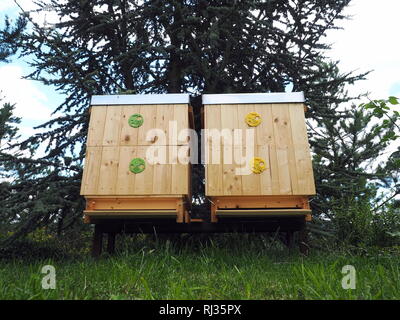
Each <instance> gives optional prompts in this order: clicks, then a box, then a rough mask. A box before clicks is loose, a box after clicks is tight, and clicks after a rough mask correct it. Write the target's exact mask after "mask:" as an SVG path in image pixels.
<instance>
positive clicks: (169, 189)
mask: <svg viewBox="0 0 400 320" xmlns="http://www.w3.org/2000/svg"><path fill="white" fill-rule="evenodd" d="M188 108H189V95H187V94H160V95H109V96H93V98H92V102H91V114H90V122H89V130H88V137H87V150H86V158H85V164H84V171H83V178H82V185H81V195H84V196H85V197H87V198H92V197H98V196H101V197H107V196H112V197H120V196H124V197H127V196H142V195H147V196H149V195H153V196H185V195H188V194H189V164H182V163H180V162H179V161H175V160H176V159H171V158H170V153H172V151H174V150H176V149H177V147H181V146H183V145H186V144H188V139H186V137H185V139H182V140H178V139H175V140H174V139H170V136H171V134H172V132H169V130H170V126H169V122H170V121H176V124H177V127H176V128H175V129H176V131H177V132H178V133H179V132H180V131H181V130H182V129H187V128H189V117H188V114H189V112H188ZM134 114H140V115H141V116H142V117H143V120H144V121H143V124H142V125H141V126H140V127H138V128H134V127H132V126H130V125H129V123H128V120H129V118H130V116H131V115H134ZM151 129H159V130H162V131H163V132H164V133H165V136H166V137H167V139H166V140H163V139H159V138H160V137H159V136H157V134H156V135H154V136H152V138H150V139H149V138H148V137H147V139H146V136H147V134H148V132H149V130H151ZM175 129H174V130H175ZM154 146H157V147H158V146H159V147H160V148H162V147H163V146H166V148H165V149H164V150H166V159H167V160H168V161H167V163H152V164H149V163H148V162H147V161H145V162H146V167H145V170H144V171H143V172H141V173H137V174H136V173H133V172H131V171H130V170H129V164H130V161H131V160H132V159H134V158H142V159H145V160H146V152H147V150H148V148H149V147H154ZM160 150H161V149H160ZM170 160H173V161H170Z"/></svg>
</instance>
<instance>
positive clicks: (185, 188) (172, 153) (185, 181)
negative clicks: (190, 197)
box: [168, 145, 189, 194]
mask: <svg viewBox="0 0 400 320" xmlns="http://www.w3.org/2000/svg"><path fill="white" fill-rule="evenodd" d="M168 153H169V159H170V161H171V165H170V166H171V192H170V193H171V194H188V193H189V177H188V176H189V164H186V163H185V162H184V161H185V160H186V161H189V146H188V145H185V146H169V147H168ZM182 161H183V163H182Z"/></svg>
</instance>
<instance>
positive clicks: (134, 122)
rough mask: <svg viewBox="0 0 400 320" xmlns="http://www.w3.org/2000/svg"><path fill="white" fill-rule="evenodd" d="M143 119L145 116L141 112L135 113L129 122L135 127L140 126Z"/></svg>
mask: <svg viewBox="0 0 400 320" xmlns="http://www.w3.org/2000/svg"><path fill="white" fill-rule="evenodd" d="M143 121H144V120H143V116H142V115H141V114H140V113H135V114H133V115H131V116H130V117H129V120H128V123H129V125H130V126H131V127H133V128H139V127H140V126H141V125H142V124H143Z"/></svg>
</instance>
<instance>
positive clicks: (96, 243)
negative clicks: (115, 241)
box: [92, 224, 103, 258]
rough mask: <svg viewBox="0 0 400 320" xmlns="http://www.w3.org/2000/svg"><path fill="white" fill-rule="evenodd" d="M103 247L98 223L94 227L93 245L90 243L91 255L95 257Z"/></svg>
mask: <svg viewBox="0 0 400 320" xmlns="http://www.w3.org/2000/svg"><path fill="white" fill-rule="evenodd" d="M102 249H103V231H102V230H101V227H100V226H99V225H97V224H96V225H95V227H94V235H93V245H92V256H93V257H95V258H97V257H99V256H100V255H101V251H102Z"/></svg>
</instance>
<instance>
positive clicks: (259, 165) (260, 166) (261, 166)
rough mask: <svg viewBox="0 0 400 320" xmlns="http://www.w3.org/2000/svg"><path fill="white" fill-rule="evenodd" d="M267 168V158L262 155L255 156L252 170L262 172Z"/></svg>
mask: <svg viewBox="0 0 400 320" xmlns="http://www.w3.org/2000/svg"><path fill="white" fill-rule="evenodd" d="M266 169H267V164H266V163H265V160H264V159H263V158H260V157H255V158H253V159H252V160H251V171H253V172H254V173H257V174H260V173H261V172H263V171H264V170H266Z"/></svg>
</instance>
